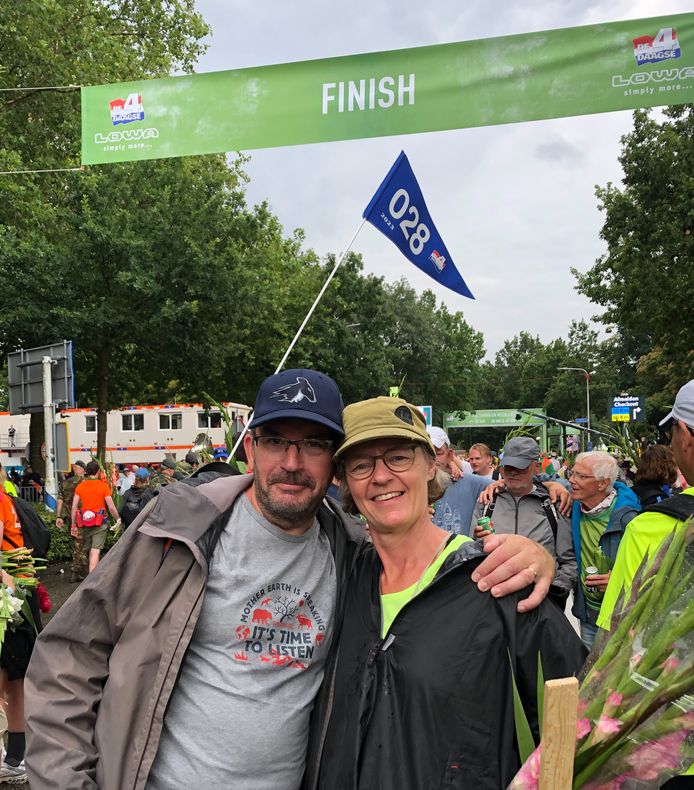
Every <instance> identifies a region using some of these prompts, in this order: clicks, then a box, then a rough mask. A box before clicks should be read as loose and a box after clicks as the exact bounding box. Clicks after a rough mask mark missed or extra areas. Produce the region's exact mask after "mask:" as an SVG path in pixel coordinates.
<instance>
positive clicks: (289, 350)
mask: <svg viewBox="0 0 694 790" xmlns="http://www.w3.org/2000/svg"><path fill="white" fill-rule="evenodd" d="M365 222H366V218H365V217H362V220H361V222H360V223H359V227H358V228H357V229H356V230H355V231H354V235H353V236H352V238H351V239H350V240H349V244H348V245H347V246H346V247H345V249H344V250H343V252H342V254H341V255H340V257H339V258H338V260H337V262H336V263H335V265H334V266H333V270H332V271H331V272H330V276H329V277H328V279H327V280H326V281H325V282H324V283H323V287H322V288H321V289H320V291H319V292H318V296H316V298H315V301H314V302H313V304H312V305H311V309H310V310H309V311H308V313H306V318H304V320H303V321H302V322H301V326H300V327H299V329H298V330H297V333H296V334H295V335H294V337H293V339H292V342H291V343H290V344H289V348H287V350H286V351H285V352H284V356H283V357H282V359H281V360H280V362H279V364H278V365H277V367H276V368H275V373H273V375H275V374H276V373H279V372H280V370H282V368H283V367H284V363H285V362H286V361H287V358H288V357H289V355H290V354H291V353H292V349H293V348H294V346H295V345H296V344H297V341H298V340H299V338H300V337H301V333H302V332H303V331H304V328H305V327H306V324H308V322H309V321H310V320H311V316H312V315H313V313H314V312H315V310H316V307H318V303H319V302H320V300H321V299H322V298H323V294H324V293H325V292H326V290H327V288H328V286H329V285H330V283H331V282H332V279H333V277H334V276H335V274H336V273H337V270H338V269H339V268H340V266H341V265H342V262H343V261H344V259H345V258H346V257H347V253H348V252H349V251H350V248H351V247H352V245H353V244H354V240H355V239H356V238H357V236H358V235H359V231H360V230H361V229H362V228H363V227H364V223H365ZM252 416H253V412H251V413H250V414H249V415H248V422H247V423H246V425H244V426H243V430H242V431H241V434H240V435H239V437H238V439H237V440H236V443H235V444H234V446H233V447H232V448H231V453H230V454H229V458H228V459H227V461H228V462H229V461H231V460H232V459H233V458H234V455H235V454H236V450H237V449H238V447H239V445H240V444H241V442H242V441H243V437H244V436H245V435H246V433H247V432H248V426H249V425H250V422H251V418H252Z"/></svg>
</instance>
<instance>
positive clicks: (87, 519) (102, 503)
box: [70, 461, 120, 573]
mask: <svg viewBox="0 0 694 790" xmlns="http://www.w3.org/2000/svg"><path fill="white" fill-rule="evenodd" d="M85 472H86V476H85V479H84V480H83V481H82V482H81V483H80V484H79V485H78V486H77V488H75V495H74V496H73V498H72V509H71V513H70V519H71V521H72V524H77V526H78V527H82V528H83V533H84V547H85V549H86V551H87V552H88V556H89V571H88V572H89V573H91V572H92V571H93V570H94V568H96V566H97V565H98V564H99V559H100V557H101V550H102V549H103V547H104V543H105V541H106V533H107V531H108V524H107V521H106V510H107V509H108V512H109V513H110V514H111V515H112V516H113V519H114V521H115V522H116V523H119V522H120V518H119V516H118V510H117V509H116V506H115V505H114V504H113V497H112V494H111V486H110V485H109V484H108V483H107V482H106V481H104V480H101V479H100V478H99V477H98V474H99V464H98V463H97V462H96V461H90V462H89V463H88V464H87V466H86V468H85Z"/></svg>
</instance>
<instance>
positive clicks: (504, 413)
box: [443, 409, 546, 430]
mask: <svg viewBox="0 0 694 790" xmlns="http://www.w3.org/2000/svg"><path fill="white" fill-rule="evenodd" d="M527 412H531V413H532V414H536V415H540V416H537V417H533V416H531V415H530V414H528V413H527ZM544 413H545V412H544V410H543V409H523V410H521V409H478V410H477V411H462V412H451V413H449V414H444V415H443V428H444V430H448V429H449V428H494V427H506V428H507V427H509V426H511V427H513V426H515V427H517V428H524V427H526V426H529V425H544V424H545V422H546V421H545V420H543V419H542V415H544Z"/></svg>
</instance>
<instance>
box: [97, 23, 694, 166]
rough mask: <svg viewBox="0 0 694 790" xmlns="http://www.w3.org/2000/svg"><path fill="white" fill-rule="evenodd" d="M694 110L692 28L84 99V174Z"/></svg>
mask: <svg viewBox="0 0 694 790" xmlns="http://www.w3.org/2000/svg"><path fill="white" fill-rule="evenodd" d="M691 101H694V14H678V15H674V16H662V17H656V18H651V19H640V20H629V21H624V22H611V23H609V24H603V25H592V26H587V27H575V28H566V29H563V30H549V31H544V32H537V33H527V34H522V35H516V36H505V37H502V38H490V39H479V40H475V41H464V42H460V43H454V44H440V45H436V46H429V47H417V48H415V49H404V50H394V51H390V52H375V53H369V54H364V55H350V56H346V57H339V58H328V59H324V60H313V61H304V62H299V63H287V64H282V65H276V66H262V67H257V68H248V69H239V70H235V71H219V72H212V73H208V74H193V75H189V76H183V77H168V78H165V79H159V80H142V81H138V82H128V83H118V84H114V85H99V86H94V87H86V88H83V89H82V162H83V164H98V163H107V162H122V161H128V160H134V159H156V158H160V157H171V156H188V155H192V154H208V153H218V152H223V151H235V150H248V149H254V148H273V147H277V146H288V145H301V144H304V143H317V142H327V141H331V140H351V139H356V138H360V137H379V136H385V135H396V134H411V133H415V132H430V131H437V130H442V129H462V128H466V127H472V126H491V125H494V124H504V123H517V122H520V121H532V120H538V119H542V118H559V117H565V116H571V115H585V114H589V113H598V112H610V111H613V110H629V109H635V108H638V107H655V106H659V105H664V104H683V103H686V102H691Z"/></svg>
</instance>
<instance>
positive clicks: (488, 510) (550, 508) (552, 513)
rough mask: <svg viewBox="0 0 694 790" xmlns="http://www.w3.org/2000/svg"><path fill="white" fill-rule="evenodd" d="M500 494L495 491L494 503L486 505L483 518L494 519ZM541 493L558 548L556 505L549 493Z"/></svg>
mask: <svg viewBox="0 0 694 790" xmlns="http://www.w3.org/2000/svg"><path fill="white" fill-rule="evenodd" d="M498 493H499V490H498V489H496V490H495V491H494V494H493V498H492V501H491V502H489V503H488V504H487V505H485V507H484V509H483V511H482V515H483V516H489V518H491V517H492V513H493V512H494V507H495V505H496V497H497V495H498ZM539 493H540V500H541V504H542V509H543V510H544V511H545V517H546V518H547V521H548V522H549V526H550V529H551V530H552V535H553V537H554V545H555V546H556V545H557V528H558V524H557V511H556V510H555V509H554V505H553V504H552V502H551V501H550V498H549V494H547V493H545V494H542V493H541V492H539Z"/></svg>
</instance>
